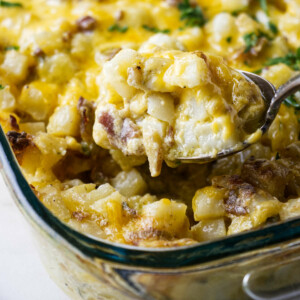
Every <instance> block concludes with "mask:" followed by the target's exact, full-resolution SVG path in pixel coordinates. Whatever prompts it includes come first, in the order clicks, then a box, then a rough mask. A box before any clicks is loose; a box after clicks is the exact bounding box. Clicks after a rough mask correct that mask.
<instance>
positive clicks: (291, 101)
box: [283, 95, 300, 110]
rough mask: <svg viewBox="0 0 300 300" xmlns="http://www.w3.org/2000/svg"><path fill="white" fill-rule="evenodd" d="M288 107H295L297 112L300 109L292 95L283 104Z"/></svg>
mask: <svg viewBox="0 0 300 300" xmlns="http://www.w3.org/2000/svg"><path fill="white" fill-rule="evenodd" d="M283 103H284V104H285V105H286V106H289V107H293V108H295V109H297V110H299V109H300V104H299V103H298V101H297V99H296V97H295V95H291V96H289V97H287V98H286V99H285V100H284V102H283Z"/></svg>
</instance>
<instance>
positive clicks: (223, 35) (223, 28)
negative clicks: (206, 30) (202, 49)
mask: <svg viewBox="0 0 300 300" xmlns="http://www.w3.org/2000/svg"><path fill="white" fill-rule="evenodd" d="M226 2H227V3H228V1H226ZM212 30H213V39H214V41H215V42H217V43H219V42H226V39H227V38H228V37H232V36H235V35H236V33H237V31H238V29H237V26H236V24H235V18H234V17H233V16H231V15H230V14H229V13H220V14H217V15H216V16H215V17H214V19H213V21H212Z"/></svg>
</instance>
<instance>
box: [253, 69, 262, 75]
mask: <svg viewBox="0 0 300 300" xmlns="http://www.w3.org/2000/svg"><path fill="white" fill-rule="evenodd" d="M262 70H263V69H258V70H255V71H252V72H253V73H254V74H258V75H259V74H260V73H261V72H262Z"/></svg>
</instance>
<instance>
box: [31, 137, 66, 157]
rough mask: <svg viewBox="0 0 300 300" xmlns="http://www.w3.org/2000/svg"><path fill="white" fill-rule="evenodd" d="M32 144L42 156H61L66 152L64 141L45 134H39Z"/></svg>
mask: <svg viewBox="0 0 300 300" xmlns="http://www.w3.org/2000/svg"><path fill="white" fill-rule="evenodd" d="M34 144H35V145H36V146H37V147H38V148H39V149H40V151H41V152H42V154H44V155H47V154H54V155H59V156H63V155H65V154H66V152H67V142H66V140H65V139H63V138H58V137H54V136H52V135H50V134H47V133H45V132H40V133H39V134H38V135H37V136H36V137H35V138H34Z"/></svg>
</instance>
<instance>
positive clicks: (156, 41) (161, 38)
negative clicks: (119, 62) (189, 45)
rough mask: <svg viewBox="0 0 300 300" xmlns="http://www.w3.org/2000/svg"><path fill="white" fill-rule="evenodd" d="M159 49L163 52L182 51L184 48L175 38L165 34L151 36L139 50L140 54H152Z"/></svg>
mask: <svg viewBox="0 0 300 300" xmlns="http://www.w3.org/2000/svg"><path fill="white" fill-rule="evenodd" d="M157 46H158V47H161V48H163V49H165V50H182V51H185V47H184V46H183V45H182V44H181V43H180V41H178V40H177V39H176V38H174V37H171V36H169V35H167V34H163V33H157V34H155V35H153V36H151V37H150V38H149V39H148V40H147V41H146V42H145V43H144V44H142V46H141V47H140V49H139V52H140V53H153V50H154V49H155V48H157Z"/></svg>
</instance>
